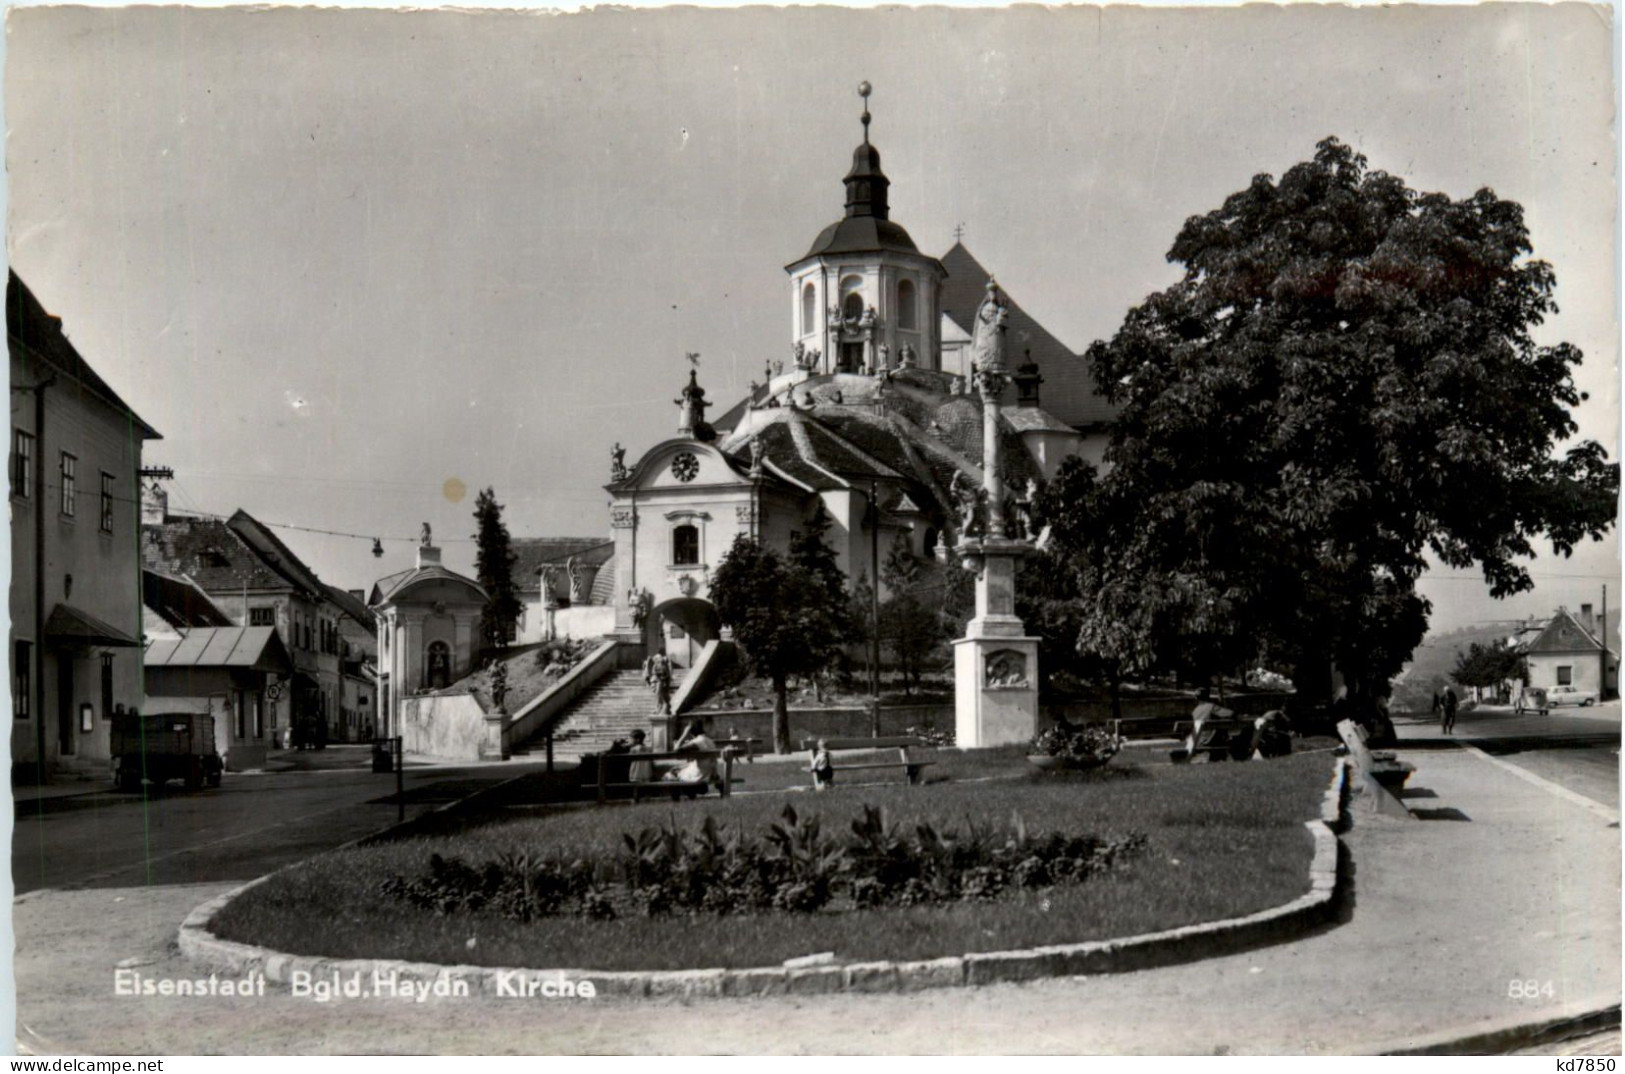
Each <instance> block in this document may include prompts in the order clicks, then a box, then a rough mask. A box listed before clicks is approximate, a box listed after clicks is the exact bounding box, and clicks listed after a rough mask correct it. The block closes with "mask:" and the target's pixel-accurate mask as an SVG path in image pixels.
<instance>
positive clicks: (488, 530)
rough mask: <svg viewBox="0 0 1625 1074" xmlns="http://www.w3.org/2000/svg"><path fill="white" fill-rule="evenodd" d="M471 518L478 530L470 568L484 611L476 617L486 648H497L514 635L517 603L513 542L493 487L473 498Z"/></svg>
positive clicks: (506, 642) (518, 610)
mask: <svg viewBox="0 0 1625 1074" xmlns="http://www.w3.org/2000/svg"><path fill="white" fill-rule="evenodd" d="M474 521H475V522H476V523H477V524H478V526H479V532H477V533H475V535H474V539H475V541H477V542H478V551H477V552H476V553H475V557H474V569H475V571H476V573H477V574H478V575H479V582H480V585H481V586H482V587H483V588H484V589H485V594H486V602H485V611H484V613H483V615H482V616H481V617H480V640H481V642H482V643H483V644H484V646H485V648H487V649H500V648H502V647H503V646H505V645H508V644H510V643H511V642H512V641H513V639H514V635H515V633H516V629H517V625H518V622H519V612H520V603H519V593H518V590H517V589H515V588H514V584H513V564H514V559H515V556H514V552H513V544H512V542H511V541H510V540H509V538H508V525H507V523H505V522H503V521H502V505H501V504H500V503H497V496H496V492H495V491H494V490H492V489H489V488H487V489H486V490H484V491H483V492H481V493H480V494H479V496H478V497H477V498H476V499H475V501H474Z"/></svg>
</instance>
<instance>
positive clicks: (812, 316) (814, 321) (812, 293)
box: [801, 280, 818, 336]
mask: <svg viewBox="0 0 1625 1074" xmlns="http://www.w3.org/2000/svg"><path fill="white" fill-rule="evenodd" d="M816 331H818V292H817V290H816V289H814V287H813V285H812V281H811V280H808V281H807V286H805V287H803V288H802V289H801V334H802V335H804V336H805V335H811V334H812V333H813V332H816Z"/></svg>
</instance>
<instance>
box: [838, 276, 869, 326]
mask: <svg viewBox="0 0 1625 1074" xmlns="http://www.w3.org/2000/svg"><path fill="white" fill-rule="evenodd" d="M863 308H864V301H863V277H862V276H848V277H846V278H845V279H843V280H841V316H842V317H844V318H845V319H847V320H849V321H850V320H857V319H858V318H859V317H862V316H863Z"/></svg>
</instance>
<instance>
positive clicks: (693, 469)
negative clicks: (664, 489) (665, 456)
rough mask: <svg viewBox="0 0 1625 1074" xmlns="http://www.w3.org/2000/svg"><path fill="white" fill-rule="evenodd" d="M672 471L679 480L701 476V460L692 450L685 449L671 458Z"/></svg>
mask: <svg viewBox="0 0 1625 1074" xmlns="http://www.w3.org/2000/svg"><path fill="white" fill-rule="evenodd" d="M671 473H672V476H673V477H675V478H676V479H677V480H679V481H692V480H694V479H695V478H696V477H698V476H699V473H700V460H699V459H696V458H695V457H694V453H693V452H691V451H685V452H683V453H682V454H681V455H679V456H677V457H676V458H675V459H673V460H671Z"/></svg>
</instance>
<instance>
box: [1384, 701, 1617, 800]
mask: <svg viewBox="0 0 1625 1074" xmlns="http://www.w3.org/2000/svg"><path fill="white" fill-rule="evenodd" d="M1396 722H1397V723H1398V731H1399V736H1400V740H1401V742H1402V744H1403V746H1404V748H1406V749H1410V750H1432V749H1454V748H1456V744H1457V743H1460V742H1466V743H1468V744H1470V745H1473V746H1476V747H1477V748H1479V749H1481V750H1483V751H1484V752H1485V753H1487V754H1489V755H1490V756H1492V757H1495V758H1498V759H1500V760H1502V761H1505V762H1507V763H1509V764H1512V765H1514V766H1515V767H1517V768H1519V769H1522V770H1524V771H1526V772H1529V773H1531V774H1533V775H1535V776H1539V777H1541V778H1543V779H1547V780H1550V781H1552V782H1554V783H1557V784H1560V785H1561V786H1564V787H1566V788H1568V789H1569V790H1571V791H1573V792H1575V793H1577V794H1579V795H1582V796H1583V797H1585V798H1588V799H1590V800H1592V801H1595V802H1597V803H1599V804H1601V805H1603V806H1606V807H1608V808H1610V809H1612V810H1613V811H1614V812H1615V813H1616V814H1617V813H1618V812H1619V802H1620V797H1619V795H1620V763H1619V747H1620V703H1619V702H1618V701H1610V702H1608V703H1606V704H1603V705H1592V706H1588V707H1586V708H1571V707H1568V706H1564V707H1563V708H1557V709H1553V710H1552V712H1551V714H1550V715H1548V716H1538V715H1534V714H1529V715H1524V716H1519V715H1516V714H1515V713H1513V711H1512V710H1511V709H1510V708H1506V707H1500V706H1485V707H1482V708H1478V709H1475V710H1473V711H1471V712H1464V713H1462V714H1461V715H1460V716H1459V717H1458V718H1457V720H1456V730H1455V734H1454V735H1452V736H1449V737H1446V736H1444V735H1442V734H1440V732H1439V725H1438V723H1437V722H1436V721H1433V720H1427V721H1405V720H1403V719H1401V720H1399V721H1396Z"/></svg>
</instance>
